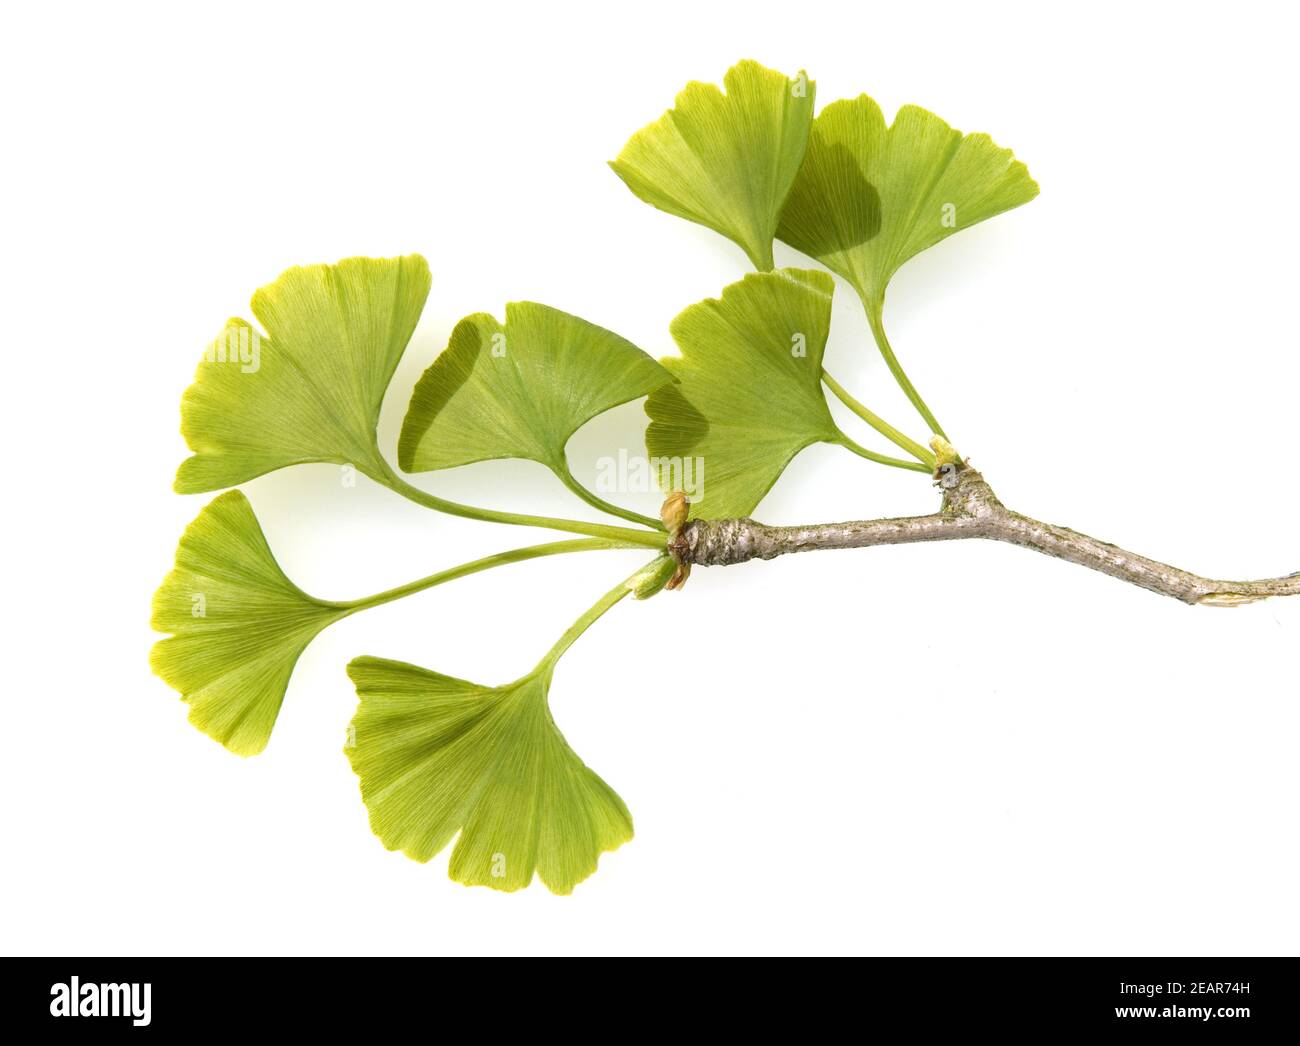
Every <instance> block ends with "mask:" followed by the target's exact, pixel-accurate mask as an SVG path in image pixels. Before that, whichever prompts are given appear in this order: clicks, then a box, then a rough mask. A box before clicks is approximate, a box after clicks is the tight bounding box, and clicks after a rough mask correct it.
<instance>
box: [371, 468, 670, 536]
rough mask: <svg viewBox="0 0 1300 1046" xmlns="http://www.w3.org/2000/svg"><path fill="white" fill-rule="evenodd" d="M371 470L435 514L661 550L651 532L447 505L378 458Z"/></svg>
mask: <svg viewBox="0 0 1300 1046" xmlns="http://www.w3.org/2000/svg"><path fill="white" fill-rule="evenodd" d="M372 469H373V471H371V470H369V469H368V470H367V472H368V474H369V475H370V478H371V479H373V480H374V481H375V482H376V483H381V484H383V485H384V486H385V487H387V488H388V489H389V490H392V491H393V492H394V493H397V494H401V495H402V497H404V498H406V499H408V500H409V501H414V502H415V503H416V504H417V505H423V506H424V507H425V508H431V509H434V510H435V511H438V512H445V513H447V514H448V515H451V516H460V517H462V518H464V519H477V520H480V521H481V522H484V523H510V524H513V525H514V526H519V527H542V528H544V529H548V530H567V531H569V532H570V533H573V534H585V535H587V536H588V537H593V538H604V539H605V540H607V541H619V542H624V543H630V544H632V545H638V546H642V547H644V548H653V549H661V548H663V546H664V536H663V534H662V533H659V532H655V531H648V530H632V529H631V528H629V527H611V526H609V525H607V524H605V523H585V522H583V521H582V520H577V519H558V518H556V517H553V516H529V515H524V514H521V513H517V512H501V511H499V510H497V509H490V508H477V507H475V506H473V505H462V504H460V503H459V502H456V501H447V500H446V499H445V498H440V497H438V496H437V495H436V494H430V493H429V492H428V491H425V490H421V489H420V488H419V487H417V486H415V485H413V484H411V483H408V482H407V481H406V480H405V479H403V478H402V477H401V476H399V475H398V474H397V473H396V472H394V471H393V467H392V466H391V465H389V464H388V462H387V461H385V460H384V459H382V458H380V459H379V462H378V463H377V464H376V465H374V466H372Z"/></svg>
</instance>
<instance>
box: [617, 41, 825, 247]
mask: <svg viewBox="0 0 1300 1046" xmlns="http://www.w3.org/2000/svg"><path fill="white" fill-rule="evenodd" d="M722 83H723V87H724V88H725V89H726V93H725V94H724V93H723V92H722V91H720V90H719V89H718V88H717V86H716V85H714V84H704V83H699V82H697V81H692V82H691V83H688V84H687V85H686V87H685V88H684V89H683V90H682V92H681V93H680V94H679V95H678V96H677V101H676V105H675V107H674V108H672V109H669V110H668V112H666V113H665V114H664V115H663V116H661V117H660V118H659V119H658V120H656V121H655V122H654V123H652V124H650V125H649V126H647V127H644V128H642V129H641V130H640V131H638V132H637V133H636V134H634V135H633V136H632V137H631V139H629V140H628V143H627V144H626V145H625V146H624V147H623V151H622V152H621V153H619V155H618V159H617V160H613V161H611V162H610V166H611V167H612V168H613V169H614V171H615V173H616V174H617V175H618V176H619V177H620V178H622V179H623V181H624V182H626V183H627V187H628V188H629V189H631V190H632V191H633V192H634V193H636V195H637V196H639V197H640V198H641V199H642V200H644V201H645V202H646V203H648V204H651V205H652V206H655V207H658V208H659V209H660V210H661V211H667V212H668V213H669V214H675V215H677V216H678V217H680V218H686V219H688V220H689V221H693V222H698V223H699V224H701V225H706V226H708V227H709V228H710V229H713V230H715V231H717V232H720V233H722V235H723V236H726V237H727V238H728V239H731V240H734V241H735V242H736V243H737V244H739V245H740V247H741V249H743V250H744V252H745V253H746V254H747V255H749V258H750V260H751V261H752V262H753V263H754V265H755V266H756V267H757V268H759V269H762V270H764V271H766V270H768V269H771V268H772V239H773V237H774V236H775V234H776V227H777V221H778V219H779V217H780V213H781V204H782V203H783V202H784V201H785V198H786V194H787V193H788V192H789V191H790V186H791V184H792V183H793V182H794V178H795V174H796V172H797V171H798V170H799V163H800V161H801V160H802V159H803V154H804V148H805V146H806V145H807V142H808V127H809V124H810V123H811V121H812V113H813V98H814V96H815V94H816V85H815V84H814V83H813V82H812V81H811V80H809V79H808V78H807V76H806V75H805V74H804V73H802V72H801V73H800V74H799V75H798V76H796V77H795V78H794V79H789V78H788V77H786V76H783V75H782V74H781V73H778V72H775V71H774V70H771V69H766V68H764V67H763V66H761V65H759V64H758V63H757V62H753V61H743V62H739V63H738V64H736V65H734V66H732V67H731V68H730V69H728V70H727V73H726V76H724V77H723V81H722Z"/></svg>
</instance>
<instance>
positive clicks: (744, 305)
mask: <svg viewBox="0 0 1300 1046" xmlns="http://www.w3.org/2000/svg"><path fill="white" fill-rule="evenodd" d="M833 290H834V282H833V281H832V280H831V278H830V277H829V276H828V275H826V274H825V273H822V272H814V271H811V270H805V269H780V270H778V271H776V272H772V273H751V274H750V275H748V276H746V277H745V278H744V279H743V280H741V281H740V282H738V283H733V284H731V286H729V287H727V288H726V289H725V290H724V291H723V292H722V297H721V298H708V299H706V300H705V301H702V302H700V303H699V304H697V305H692V306H690V307H689V308H687V309H686V310H684V311H683V312H682V313H681V314H679V315H678V316H677V318H676V319H674V320H673V322H672V327H671V330H672V335H673V338H674V340H675V341H676V342H677V345H678V348H680V349H681V358H680V359H673V358H668V359H665V360H664V361H663V363H664V366H665V367H667V368H668V370H669V371H671V372H672V374H673V376H674V377H675V378H677V379H678V381H679V383H680V384H678V385H669V386H665V387H664V388H662V389H660V390H658V391H656V392H654V393H652V394H651V396H650V398H649V399H648V400H647V401H646V413H647V414H648V415H649V416H650V419H651V424H650V426H649V427H648V428H647V430H646V447H647V449H648V450H649V452H650V457H651V459H652V461H654V460H655V459H659V460H660V461H663V460H664V459H669V460H671V459H681V460H683V461H684V460H685V459H687V458H693V459H695V463H694V465H693V467H692V468H691V470H690V473H691V474H693V475H694V476H695V481H696V483H697V485H698V488H699V489H698V490H696V491H695V492H688V493H692V499H691V500H692V505H691V512H692V515H695V516H703V517H707V518H709V519H721V518H724V517H728V516H746V515H748V514H749V513H750V512H752V511H753V510H754V507H755V506H756V505H757V504H758V503H759V502H760V501H761V500H762V499H763V495H764V494H766V493H767V492H768V490H769V489H770V488H771V486H772V484H773V483H775V482H776V480H777V477H778V476H780V475H781V472H782V470H783V469H784V468H785V467H786V465H788V464H789V463H790V460H791V459H792V458H793V457H794V456H795V455H796V454H797V453H799V451H800V450H802V449H803V448H804V447H807V446H808V445H810V444H812V443H817V442H819V441H824V442H829V443H839V442H842V438H843V437H842V434H841V433H840V431H839V429H838V428H836V426H835V422H834V421H833V420H832V419H831V414H830V411H829V410H828V409H827V406H826V397H825V396H824V395H823V393H822V391H821V372H822V353H823V351H824V350H825V348H826V337H827V335H828V334H829V333H830V322H831V294H832V292H833ZM706 419H707V420H706ZM678 467H681V466H678V465H676V464H674V468H678ZM681 468H682V474H687V470H686V469H685V468H684V467H681Z"/></svg>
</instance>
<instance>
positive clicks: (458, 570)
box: [338, 538, 641, 614]
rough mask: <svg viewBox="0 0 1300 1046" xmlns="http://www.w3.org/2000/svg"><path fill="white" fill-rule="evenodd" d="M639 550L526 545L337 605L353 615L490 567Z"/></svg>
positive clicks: (617, 544) (590, 541) (606, 544)
mask: <svg viewBox="0 0 1300 1046" xmlns="http://www.w3.org/2000/svg"><path fill="white" fill-rule="evenodd" d="M640 547H641V546H639V545H634V544H631V543H629V542H624V541H607V540H605V539H603V538H574V539H572V540H570V541H551V542H547V543H546V544H542V545H528V546H525V547H524V548H515V549H511V550H510V551H508V552H498V553H496V554H495V555H492V556H484V557H483V558H482V559H475V560H471V561H470V562H468V563H462V564H460V565H459V566H455V567H451V568H449V569H447V570H440V571H439V572H438V573H436V574H430V575H429V576H428V577H423V578H420V579H419V580H418V581H411V582H408V583H407V584H405V585H398V586H397V587H396V588H390V589H386V590H385V591H383V592H377V593H375V594H374V595H373V596H367V597H366V598H364V599H352V600H348V601H346V602H344V603H340V604H338V605H339V606H342V607H346V608H347V611H348V613H349V614H352V613H356V612H357V611H358V610H368V609H370V608H371V607H377V606H382V605H383V604H385V603H391V602H393V601H394V600H397V599H401V598H402V597H403V596H410V595H414V594H415V593H416V592H423V591H424V590H425V589H427V588H434V587H435V586H437V585H441V584H443V583H444V582H447V581H455V580H456V579H457V578H462V577H468V576H469V575H470V574H477V573H478V572H479V571H481V570H491V569H492V568H493V567H503V566H506V565H507V564H510V563H522V562H524V561H525V560H529V559H540V558H542V557H543V556H559V555H563V554H565V553H567V552H594V551H599V550H602V549H620V548H640Z"/></svg>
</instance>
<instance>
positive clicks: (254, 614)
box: [150, 490, 350, 755]
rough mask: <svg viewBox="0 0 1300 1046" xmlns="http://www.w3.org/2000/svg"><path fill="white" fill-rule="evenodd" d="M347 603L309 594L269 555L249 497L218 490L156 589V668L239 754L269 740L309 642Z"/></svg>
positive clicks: (198, 719)
mask: <svg viewBox="0 0 1300 1046" xmlns="http://www.w3.org/2000/svg"><path fill="white" fill-rule="evenodd" d="M349 610H350V608H349V607H347V606H345V605H341V604H337V603H327V602H324V601H322V600H319V599H314V598H313V597H311V596H309V595H307V593H305V592H303V591H302V590H301V589H300V588H298V586H296V585H295V584H294V583H293V582H292V581H290V580H289V579H288V578H287V577H285V575H284V572H283V571H282V570H281V569H280V567H279V565H278V564H277V563H276V562H275V557H274V556H272V555H271V549H270V548H269V547H268V545H267V543H266V538H265V537H264V536H263V535H262V528H261V527H260V526H258V523H257V517H256V516H254V515H253V510H252V507H251V506H250V505H249V504H248V499H247V498H245V497H244V495H243V494H241V493H240V492H239V491H237V490H232V491H229V492H228V493H225V494H222V495H221V496H220V497H218V498H216V499H215V500H214V501H213V502H212V503H211V504H209V505H208V506H207V507H206V508H205V509H204V510H203V511H202V512H200V513H199V515H198V518H196V519H195V520H194V522H193V523H191V524H190V525H189V527H187V528H186V530H185V534H184V535H183V536H182V537H181V541H180V546H179V547H178V548H177V550H176V567H175V569H174V570H172V572H171V573H170V574H168V575H167V578H166V580H164V581H163V584H162V587H161V588H160V589H158V592H157V593H156V594H155V595H154V600H153V627H154V628H155V629H157V630H158V631H159V632H170V633H172V635H171V636H170V638H168V639H161V640H159V641H158V642H157V643H155V644H154V648H153V653H152V655H151V658H150V660H151V661H152V664H153V669H154V671H155V672H156V673H157V674H158V675H160V676H161V677H162V678H163V679H164V680H165V681H166V682H167V684H168V685H169V686H172V687H174V688H175V689H177V690H179V691H180V692H181V696H182V697H183V698H184V699H185V700H186V701H187V702H189V705H190V721H191V722H192V723H194V725H195V726H197V727H198V728H199V729H200V730H202V731H203V732H204V733H205V734H208V735H209V736H210V737H212V738H214V739H215V740H217V741H220V742H221V743H222V744H223V745H225V746H226V747H227V748H229V749H230V750H231V751H232V752H236V753H238V754H239V755H254V754H256V753H257V752H260V751H261V750H262V749H263V748H265V747H266V742H267V741H268V740H269V738H270V736H271V728H272V727H273V726H274V725H275V718H276V716H277V715H278V714H279V711H280V703H281V702H282V701H283V700H284V692H285V689H286V688H287V687H288V685H289V677H290V675H292V674H293V666H294V664H295V663H296V662H297V660H298V655H300V654H301V653H302V651H303V648H305V647H306V646H307V644H308V643H310V642H311V640H312V638H313V637H314V636H315V635H316V633H318V632H319V631H320V630H321V629H323V628H324V627H325V626H326V625H329V624H331V623H332V622H334V621H337V620H338V619H339V618H340V617H343V616H344V615H346V614H347V613H349Z"/></svg>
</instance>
